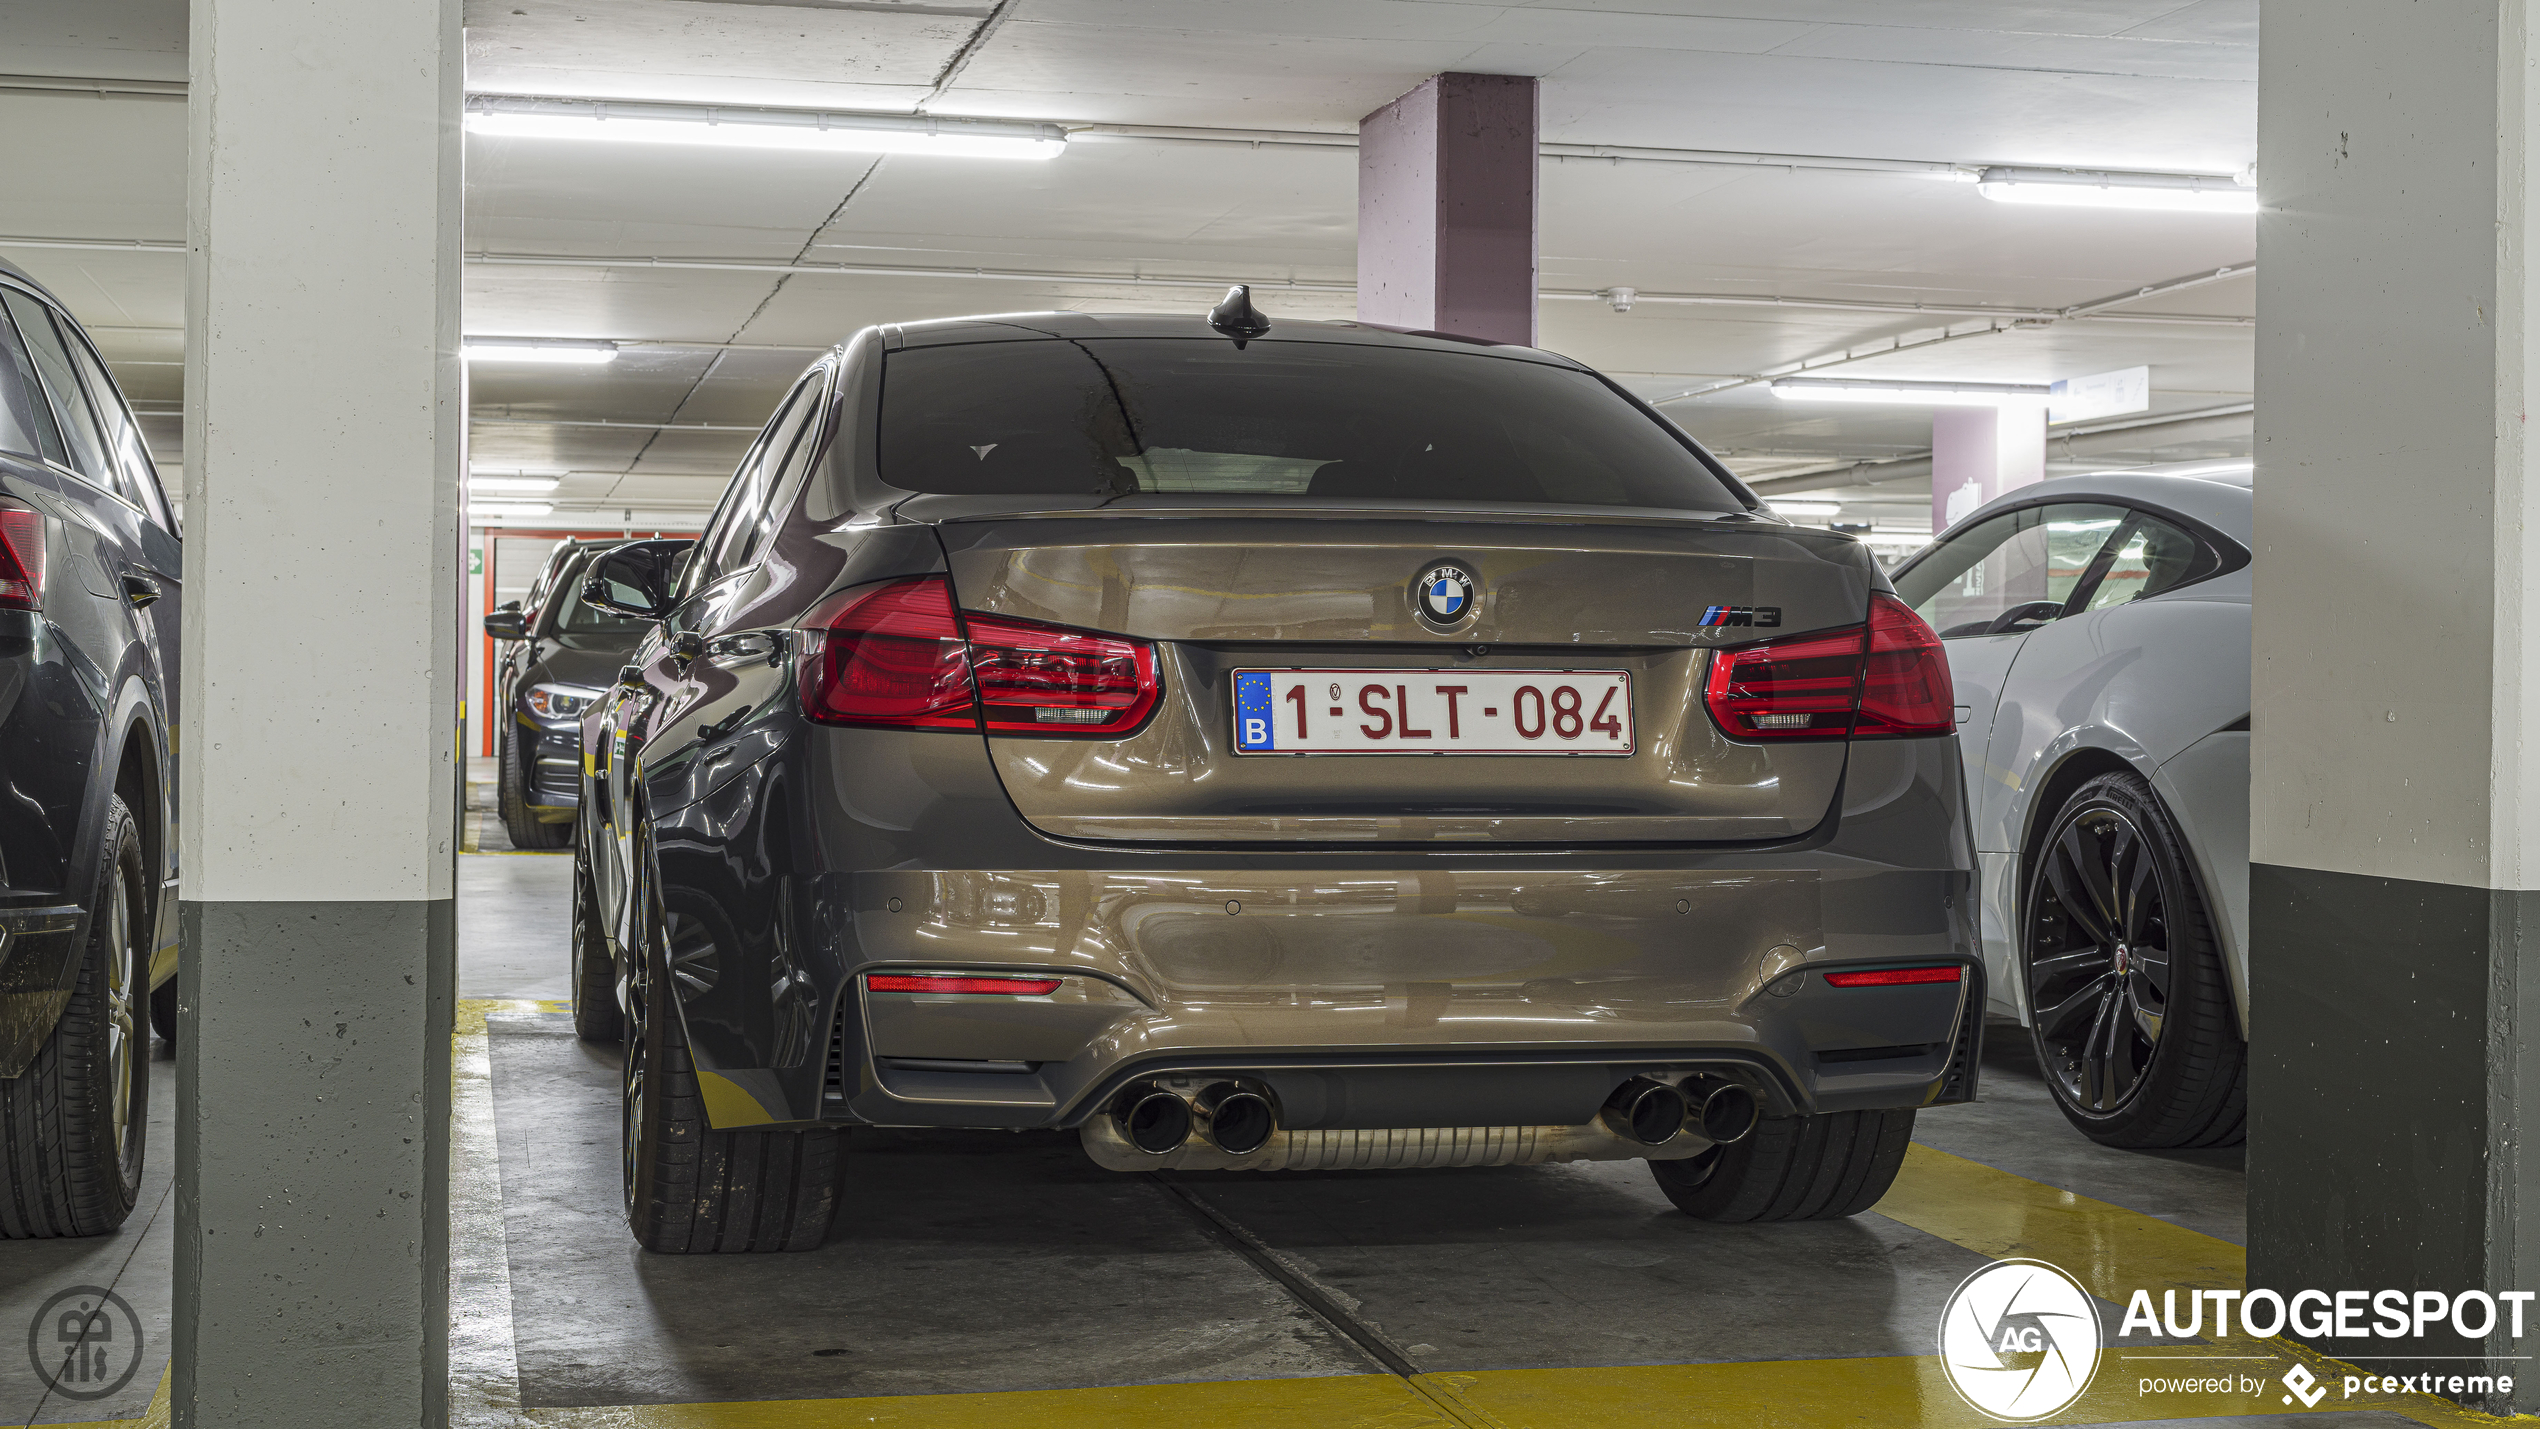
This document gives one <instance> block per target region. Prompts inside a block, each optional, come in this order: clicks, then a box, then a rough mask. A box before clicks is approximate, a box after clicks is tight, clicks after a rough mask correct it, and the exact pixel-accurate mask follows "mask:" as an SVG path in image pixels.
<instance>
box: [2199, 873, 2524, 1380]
mask: <svg viewBox="0 0 2540 1429" xmlns="http://www.w3.org/2000/svg"><path fill="white" fill-rule="evenodd" d="M2249 898H2250V918H2249V925H2250V932H2251V939H2252V941H2251V945H2250V950H2249V1018H2250V1024H2251V1028H2252V1030H2253V1032H2254V1033H2255V1034H2256V1035H2255V1036H2254V1037H2253V1039H2252V1041H2251V1043H2250V1047H2249V1288H2250V1289H2252V1290H2256V1289H2260V1288H2265V1289H2271V1290H2274V1291H2276V1292H2277V1293H2278V1294H2280V1295H2283V1296H2284V1297H2285V1298H2286V1300H2287V1301H2290V1300H2291V1299H2292V1297H2293V1296H2294V1294H2295V1293H2296V1292H2298V1291H2302V1290H2320V1291H2326V1292H2328V1293H2329V1294H2330V1295H2332V1296H2333V1295H2335V1294H2336V1293H2337V1292H2339V1291H2357V1290H2361V1291H2367V1292H2377V1291H2382V1290H2398V1291H2404V1292H2408V1293H2409V1294H2410V1295H2411V1296H2413V1294H2414V1292H2416V1291H2418V1290H2428V1291H2440V1292H2442V1293H2443V1294H2444V1295H2446V1296H2456V1295H2458V1294H2459V1293H2460V1292H2462V1291H2465V1290H2484V1291H2486V1292H2488V1293H2489V1294H2491V1295H2492V1294H2494V1293H2496V1292H2499V1291H2507V1290H2528V1291H2540V1254H2535V1251H2540V1185H2534V1183H2533V1182H2532V1180H2531V1177H2530V1174H2529V1169H2530V1168H2529V1167H2528V1166H2527V1157H2526V1155H2525V1153H2524V1152H2523V1150H2522V1138H2521V1136H2520V1134H2519V1132H2518V1129H2517V1126H2516V1122H2517V1120H2518V1116H2517V1108H2518V1107H2521V1106H2525V1105H2528V1106H2532V1107H2534V1108H2540V1087H2535V1086H2534V1085H2533V1078H2534V1069H2535V1067H2540V1057H2530V1056H2526V1055H2525V1037H2526V1034H2525V1033H2524V1031H2523V1030H2522V1029H2525V1028H2540V1020H2535V1019H2534V1018H2532V1017H2530V1016H2528V1015H2527V1014H2528V1012H2529V1011H2531V1010H2532V1009H2531V1008H2530V1007H2529V1003H2530V1000H2531V999H2532V998H2533V996H2534V995H2535V994H2536V993H2540V977H2535V978H2531V979H2526V978H2524V977H2523V972H2524V970H2525V968H2526V966H2527V965H2528V964H2529V962H2530V959H2531V958H2532V957H2533V954H2534V949H2533V947H2532V930H2533V929H2535V928H2540V893H2530V892H2523V893H2515V892H2498V891H2492V890H2488V889H2483V888H2465V887H2460V886H2458V885H2453V884H2443V883H2421V882H2415V881H2412V880H2408V879H2401V878H2374V877H2368V876H2365V875H2361V874H2352V873H2324V872H2320V871H2317V870H2313V869H2303V868H2284V867H2279V866H2275V865H2271V864H2264V863H2261V864H2255V865H2253V866H2252V867H2251V868H2250V870H2249ZM2526 1187H2531V1188H2532V1190H2531V1194H2528V1195H2526V1193H2525V1188H2526ZM2517 1247H2532V1248H2533V1249H2530V1250H2519V1251H2518V1250H2517ZM2356 1303H2357V1302H2355V1301H2352V1300H2349V1301H2348V1304H2349V1305H2350V1306H2352V1305H2355V1304H2356ZM2333 1308H2334V1302H2332V1304H2331V1309H2332V1310H2333ZM2315 1311H2316V1306H2314V1312H2315ZM2480 1317H2481V1316H2480V1312H2479V1311H2478V1310H2476V1309H2472V1310H2471V1311H2470V1312H2469V1321H2468V1322H2469V1323H2470V1324H2472V1325H2473V1326H2474V1325H2475V1324H2476V1323H2477V1322H2478V1320H2479V1319H2480ZM2306 1318H2309V1317H2306ZM2374 1319H2375V1315H2374V1311H2373V1309H2372V1308H2371V1306H2370V1303H2369V1300H2367V1301H2365V1302H2363V1308H2362V1309H2361V1311H2360V1312H2359V1313H2357V1312H2350V1317H2349V1320H2348V1321H2347V1323H2346V1328H2350V1329H2359V1330H2362V1331H2363V1332H2364V1333H2362V1334H2359V1335H2349V1336H2340V1335H2337V1334H2335V1333H2333V1330H2334V1329H2335V1328H2337V1326H2336V1324H2335V1322H2333V1321H2332V1322H2330V1328H2331V1330H2332V1333H2330V1334H2325V1335H2309V1334H2302V1333H2299V1332H2297V1331H2295V1330H2293V1329H2288V1330H2287V1332H2286V1333H2287V1334H2288V1336H2290V1337H2291V1338H2294V1339H2297V1340H2300V1341H2301V1342H2303V1343H2304V1344H2308V1345H2311V1346H2313V1347H2315V1348H2317V1349H2320V1350H2322V1351H2325V1352H2326V1353H2329V1354H2332V1355H2335V1356H2337V1357H2338V1358H2340V1359H2344V1360H2348V1361H2350V1362H2352V1363H2354V1364H2355V1365H2356V1367H2357V1368H2358V1369H2359V1370H2362V1371H2364V1372H2366V1373H2372V1374H2401V1375H2416V1374H2433V1373H2438V1372H2439V1373H2441V1374H2443V1375H2444V1376H2446V1378H2447V1379H2448V1377H2449V1376H2451V1375H2455V1374H2458V1375H2463V1376H2468V1375H2472V1374H2484V1375H2511V1376H2513V1379H2514V1388H2513V1392H2512V1393H2511V1395H2510V1396H2507V1395H2495V1396H2491V1397H2486V1398H2484V1399H2482V1398H2481V1397H2480V1396H2476V1395H2472V1394H2468V1393H2463V1394H2460V1395H2447V1396H2446V1397H2448V1398H2457V1399H2459V1400H2461V1401H2462V1402H2464V1403H2468V1404H2471V1405H2473V1406H2474V1407H2477V1408H2483V1409H2486V1410H2488V1411H2490V1412H2492V1413H2500V1414H2501V1413H2510V1412H2525V1413H2527V1412H2530V1411H2532V1410H2534V1409H2540V1360H2534V1361H2522V1362H2516V1361H2514V1360H2511V1359H2499V1360H2498V1361H2496V1362H2494V1363H2488V1364H2476V1363H2472V1362H2470V1361H2466V1360H2462V1359H2460V1358H2458V1357H2460V1356H2477V1355H2495V1356H2512V1355H2522V1354H2532V1353H2535V1350H2534V1347H2535V1346H2540V1302H2526V1303H2525V1306H2524V1316H2523V1321H2524V1323H2523V1328H2524V1338H2523V1339H2522V1340H2521V1342H2520V1343H2518V1344H2517V1343H2516V1342H2515V1341H2514V1339H2513V1338H2512V1336H2511V1329H2512V1322H2511V1319H2510V1311H2509V1310H2508V1309H2506V1307H2503V1306H2500V1307H2499V1311H2498V1317H2497V1324H2496V1327H2495V1328H2494V1330H2493V1331H2491V1332H2490V1333H2488V1334H2487V1335H2484V1336H2480V1337H2475V1338H2473V1337H2464V1336H2462V1335H2460V1334H2457V1333H2455V1332H2454V1331H2453V1329H2452V1328H2451V1327H2450V1326H2449V1324H2444V1325H2437V1326H2431V1327H2429V1333H2427V1334H2426V1335H2425V1336H2424V1337H2423V1338H2421V1339H2420V1338H2417V1337H2416V1336H2414V1335H2413V1334H2411V1335H2409V1336H2407V1337H2405V1338H2387V1339H2385V1338H2382V1337H2380V1336H2377V1335H2374V1334H2372V1333H2371V1326H2372V1325H2373V1323H2374ZM2311 1323H2313V1324H2314V1325H2317V1324H2318V1323H2319V1322H2318V1321H2317V1320H2316V1319H2315V1318H2313V1319H2311ZM2411 1328H2412V1329H2413V1324H2412V1325H2411Z"/></svg>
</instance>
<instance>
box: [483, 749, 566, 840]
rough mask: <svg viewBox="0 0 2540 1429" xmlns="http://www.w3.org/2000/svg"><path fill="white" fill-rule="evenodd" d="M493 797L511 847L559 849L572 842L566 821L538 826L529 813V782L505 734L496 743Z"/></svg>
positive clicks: (534, 818) (518, 751) (539, 824)
mask: <svg viewBox="0 0 2540 1429" xmlns="http://www.w3.org/2000/svg"><path fill="white" fill-rule="evenodd" d="M494 753H495V756H496V772H495V776H494V779H495V785H494V791H495V797H496V799H497V800H498V801H499V803H500V806H501V810H502V815H503V832H504V833H506V834H509V835H510V836H511V841H512V847H513V848H521V849H550V848H563V847H564V846H565V845H566V844H567V843H569V842H571V841H572V839H573V825H572V823H571V822H570V821H568V822H565V823H561V824H542V823H540V822H538V816H537V815H535V814H532V813H531V812H529V780H528V774H527V771H525V770H523V769H522V768H521V767H520V750H519V748H518V746H517V745H516V744H515V743H514V742H513V740H512V736H511V734H510V732H509V731H505V732H504V734H503V735H502V737H501V738H500V739H499V740H498V741H497V742H496V744H495V749H494Z"/></svg>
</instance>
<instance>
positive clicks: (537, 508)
mask: <svg viewBox="0 0 2540 1429" xmlns="http://www.w3.org/2000/svg"><path fill="white" fill-rule="evenodd" d="M555 509H556V508H555V507H553V506H551V505H549V504H548V503H546V502H544V501H479V502H474V503H471V504H470V505H469V506H468V509H467V514H468V515H469V516H470V517H471V518H475V519H483V518H485V517H503V516H544V515H546V514H547V513H548V512H550V511H553V510H555Z"/></svg>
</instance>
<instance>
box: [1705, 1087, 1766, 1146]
mask: <svg viewBox="0 0 2540 1429" xmlns="http://www.w3.org/2000/svg"><path fill="white" fill-rule="evenodd" d="M1763 1115H1764V1107H1763V1104H1762V1103H1761V1102H1758V1101H1757V1100H1756V1099H1755V1093H1754V1091H1753V1090H1752V1089H1751V1088H1748V1087H1744V1086H1741V1085H1739V1084H1738V1083H1736V1082H1720V1083H1717V1084H1715V1085H1713V1086H1712V1087H1711V1088H1710V1090H1709V1092H1708V1093H1707V1094H1706V1095H1704V1096H1703V1097H1702V1100H1701V1105H1700V1109H1699V1110H1698V1111H1697V1112H1696V1113H1695V1116H1696V1117H1697V1118H1698V1126H1699V1129H1700V1131H1701V1132H1702V1135H1703V1136H1704V1137H1705V1138H1706V1139H1707V1140H1709V1141H1710V1143H1711V1144H1712V1145H1714V1146H1727V1145H1730V1144H1732V1143H1735V1142H1740V1141H1744V1140H1745V1139H1746V1138H1747V1134H1748V1133H1750V1132H1752V1131H1754V1130H1755V1123H1756V1122H1757V1121H1759V1120H1761V1119H1762V1118H1763Z"/></svg>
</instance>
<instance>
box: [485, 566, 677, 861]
mask: <svg viewBox="0 0 2540 1429" xmlns="http://www.w3.org/2000/svg"><path fill="white" fill-rule="evenodd" d="M620 544H623V543H622V542H618V541H563V542H559V543H557V545H556V548H555V549H554V550H553V551H551V552H549V553H548V555H547V560H546V564H545V565H543V566H541V567H540V568H539V570H538V576H537V579H535V580H534V581H532V582H530V586H529V596H528V599H527V600H525V601H505V602H504V603H503V604H502V605H500V606H497V607H495V608H494V609H493V610H491V611H489V612H487V613H486V616H485V633H486V634H488V635H491V636H493V637H494V638H495V639H497V640H501V641H504V642H506V645H505V648H504V651H503V659H502V663H501V665H500V666H499V667H498V668H497V670H496V672H495V693H494V708H496V709H498V710H501V711H502V712H503V717H502V719H500V720H499V721H497V722H496V724H495V734H494V768H495V793H496V808H497V809H498V810H499V811H500V812H501V814H502V818H503V831H504V832H505V833H507V834H509V835H510V836H511V841H512V847H514V848H523V849H545V848H559V849H560V848H563V847H565V846H566V845H568V844H570V843H572V842H573V813H574V810H575V808H576V807H578V806H579V804H580V802H581V799H582V716H583V715H584V714H586V713H588V712H589V711H590V709H591V707H592V706H593V705H594V704H595V703H597V702H598V700H599V698H600V694H601V692H602V691H603V690H605V689H607V688H608V686H609V685H610V683H611V682H613V681H615V680H616V679H617V672H618V667H619V666H621V665H624V664H625V663H626V655H627V652H628V651H630V650H632V649H634V648H635V642H636V641H638V640H640V639H642V638H643V635H644V631H645V630H646V629H647V628H648V627H647V622H644V621H641V620H636V619H632V618H630V617H627V616H624V615H619V614H617V613H615V612H613V611H606V610H602V609H600V608H598V607H597V606H594V605H591V604H589V603H588V602H586V601H584V600H583V599H582V582H581V576H582V572H583V569H584V568H585V567H587V566H588V565H590V563H591V558H592V557H593V556H594V555H596V554H598V553H599V552H601V551H605V550H608V549H609V548H611V547H613V546H617V545H620Z"/></svg>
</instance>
